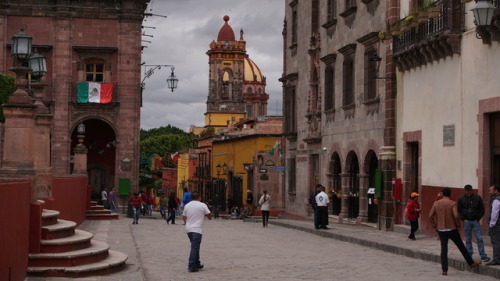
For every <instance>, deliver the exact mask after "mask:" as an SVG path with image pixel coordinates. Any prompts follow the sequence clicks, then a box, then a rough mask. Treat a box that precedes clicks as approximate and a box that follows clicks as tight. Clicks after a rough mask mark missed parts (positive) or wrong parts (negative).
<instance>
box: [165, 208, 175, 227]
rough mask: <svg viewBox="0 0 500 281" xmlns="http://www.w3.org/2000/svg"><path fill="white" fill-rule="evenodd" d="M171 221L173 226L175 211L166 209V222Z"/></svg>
mask: <svg viewBox="0 0 500 281" xmlns="http://www.w3.org/2000/svg"><path fill="white" fill-rule="evenodd" d="M170 221H172V224H175V210H174V208H168V218H167V222H170Z"/></svg>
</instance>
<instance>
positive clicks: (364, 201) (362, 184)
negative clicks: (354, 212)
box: [356, 174, 368, 223]
mask: <svg viewBox="0 0 500 281" xmlns="http://www.w3.org/2000/svg"><path fill="white" fill-rule="evenodd" d="M358 177H359V214H358V217H357V218H356V222H357V223H361V222H366V221H368V175H367V174H359V175H358Z"/></svg>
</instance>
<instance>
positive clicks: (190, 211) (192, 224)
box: [182, 191, 212, 272]
mask: <svg viewBox="0 0 500 281" xmlns="http://www.w3.org/2000/svg"><path fill="white" fill-rule="evenodd" d="M205 217H207V218H208V219H209V220H211V219H212V213H210V210H209V209H208V207H207V204H205V203H202V202H200V194H199V193H198V192H196V191H195V192H193V193H192V194H191V201H190V202H189V203H188V204H186V206H184V212H183V213H182V220H183V221H184V223H185V224H186V232H187V235H188V237H189V241H190V242H191V252H190V253H189V263H188V271H189V272H197V271H199V270H200V269H202V268H203V264H201V263H200V246H201V238H202V228H203V222H204V219H205Z"/></svg>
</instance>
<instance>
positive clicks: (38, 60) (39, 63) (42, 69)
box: [28, 49, 47, 80]
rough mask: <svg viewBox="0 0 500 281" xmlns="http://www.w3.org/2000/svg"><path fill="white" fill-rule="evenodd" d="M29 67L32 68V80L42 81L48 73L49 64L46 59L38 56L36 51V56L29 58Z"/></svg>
mask: <svg viewBox="0 0 500 281" xmlns="http://www.w3.org/2000/svg"><path fill="white" fill-rule="evenodd" d="M28 65H29V67H30V68H31V78H33V80H40V79H41V78H42V77H43V76H44V75H45V73H47V62H46V61H45V57H44V56H42V55H40V54H38V51H37V50H36V49H35V54H34V55H32V56H31V57H29V59H28Z"/></svg>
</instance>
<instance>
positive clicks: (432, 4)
mask: <svg viewBox="0 0 500 281" xmlns="http://www.w3.org/2000/svg"><path fill="white" fill-rule="evenodd" d="M426 10H427V15H428V16H429V18H430V19H433V18H437V17H439V15H440V14H441V8H440V7H438V6H437V3H436V1H433V0H430V1H429V2H427V6H426Z"/></svg>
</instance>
